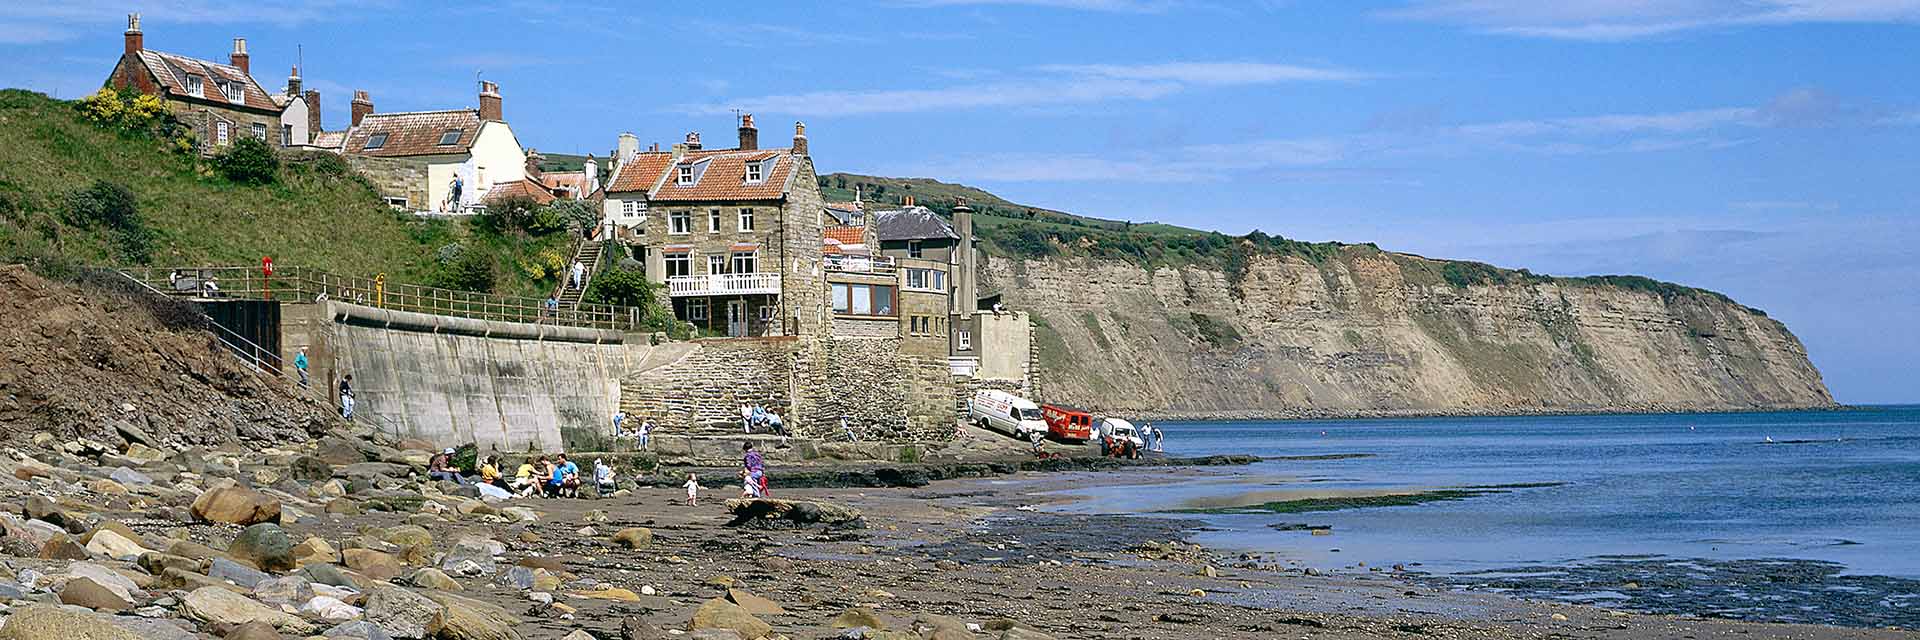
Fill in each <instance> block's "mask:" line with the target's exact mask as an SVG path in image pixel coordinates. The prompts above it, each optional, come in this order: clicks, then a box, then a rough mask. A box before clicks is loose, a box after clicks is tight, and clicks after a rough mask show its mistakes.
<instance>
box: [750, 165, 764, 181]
mask: <svg viewBox="0 0 1920 640" xmlns="http://www.w3.org/2000/svg"><path fill="white" fill-rule="evenodd" d="M765 179H766V178H764V177H763V174H761V173H760V163H759V162H749V163H747V182H760V181H762V180H765Z"/></svg>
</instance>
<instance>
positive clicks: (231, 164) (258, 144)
mask: <svg viewBox="0 0 1920 640" xmlns="http://www.w3.org/2000/svg"><path fill="white" fill-rule="evenodd" d="M213 167H214V168H215V169H218V170H219V171H220V175H222V176H226V178H227V179H228V180H232V181H234V182H238V183H240V184H271V183H273V181H274V179H276V178H277V177H278V176H279V175H280V157H279V156H276V155H274V152H273V147H270V146H267V142H266V141H265V140H261V139H259V138H255V137H251V136H240V138H239V139H237V140H234V141H233V144H232V145H230V146H228V147H227V150H226V151H224V152H222V153H221V154H220V155H218V156H214V158H213Z"/></svg>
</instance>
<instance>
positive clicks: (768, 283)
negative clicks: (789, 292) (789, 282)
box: [667, 273, 780, 297]
mask: <svg viewBox="0 0 1920 640" xmlns="http://www.w3.org/2000/svg"><path fill="white" fill-rule="evenodd" d="M761 293H770V294H775V295H778V294H779V293H780V274H778V273H718V274H712V275H704V276H672V277H669V278H667V294H668V295H671V296H676V297H678V296H731V295H753V294H761Z"/></svg>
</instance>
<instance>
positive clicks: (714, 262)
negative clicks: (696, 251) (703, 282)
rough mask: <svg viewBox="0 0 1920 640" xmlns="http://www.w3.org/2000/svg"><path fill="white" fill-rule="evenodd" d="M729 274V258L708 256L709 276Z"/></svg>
mask: <svg viewBox="0 0 1920 640" xmlns="http://www.w3.org/2000/svg"><path fill="white" fill-rule="evenodd" d="M726 272H727V257H726V256H723V255H718V254H715V255H709V256H707V275H715V276H717V275H720V274H722V273H726Z"/></svg>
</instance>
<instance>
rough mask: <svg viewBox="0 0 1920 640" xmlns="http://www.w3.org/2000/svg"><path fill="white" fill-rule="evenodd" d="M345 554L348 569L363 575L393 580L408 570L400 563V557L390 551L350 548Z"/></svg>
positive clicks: (375, 578)
mask: <svg viewBox="0 0 1920 640" xmlns="http://www.w3.org/2000/svg"><path fill="white" fill-rule="evenodd" d="M343 555H344V556H345V557H346V564H347V568H348V569H352V570H354V571H358V572H360V574H361V575H364V576H366V577H369V578H372V579H374V580H381V581H385V580H392V579H394V578H396V577H399V575H400V574H402V573H405V572H406V569H405V568H404V567H402V566H401V565H400V559H399V558H396V557H394V556H393V554H390V553H381V552H379V551H374V550H372V549H348V550H346V551H345V552H344V553H343Z"/></svg>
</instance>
